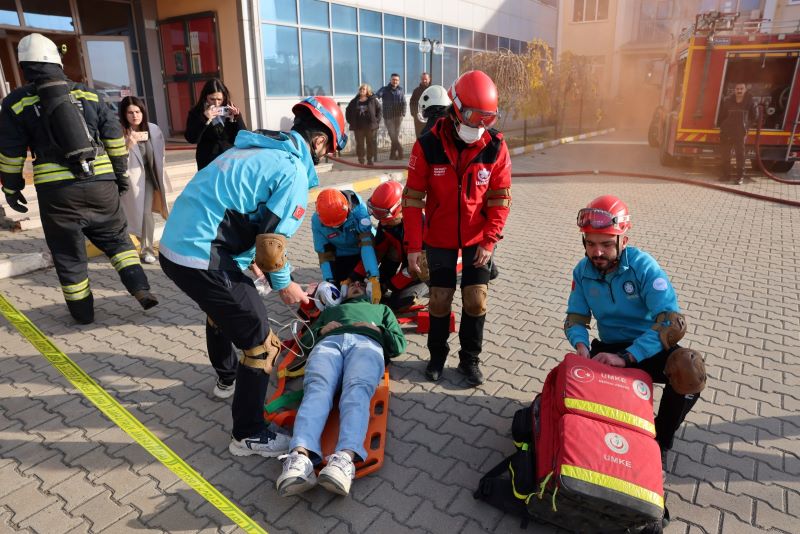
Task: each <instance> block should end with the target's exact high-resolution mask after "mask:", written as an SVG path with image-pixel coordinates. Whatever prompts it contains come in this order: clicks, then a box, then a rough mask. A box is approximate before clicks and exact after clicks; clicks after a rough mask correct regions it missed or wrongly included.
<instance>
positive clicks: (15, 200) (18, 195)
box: [3, 189, 28, 213]
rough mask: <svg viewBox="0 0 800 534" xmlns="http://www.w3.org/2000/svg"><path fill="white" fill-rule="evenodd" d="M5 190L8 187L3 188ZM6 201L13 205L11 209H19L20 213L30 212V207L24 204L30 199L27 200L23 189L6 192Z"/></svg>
mask: <svg viewBox="0 0 800 534" xmlns="http://www.w3.org/2000/svg"><path fill="white" fill-rule="evenodd" d="M5 191H7V189H4V190H3V192H5ZM6 202H8V205H9V206H11V209H13V210H14V211H18V212H20V213H27V212H28V208H26V207H25V206H23V205H22V204H27V203H28V201H27V200H25V196H24V195H23V194H22V191H14V192H13V193H11V194H9V193H6Z"/></svg>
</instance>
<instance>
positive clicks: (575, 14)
mask: <svg viewBox="0 0 800 534" xmlns="http://www.w3.org/2000/svg"><path fill="white" fill-rule="evenodd" d="M584 1H585V0H575V5H574V6H572V22H583V3H584ZM590 1H591V2H594V0H590Z"/></svg>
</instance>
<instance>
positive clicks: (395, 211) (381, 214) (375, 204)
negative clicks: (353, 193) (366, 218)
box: [367, 180, 403, 221]
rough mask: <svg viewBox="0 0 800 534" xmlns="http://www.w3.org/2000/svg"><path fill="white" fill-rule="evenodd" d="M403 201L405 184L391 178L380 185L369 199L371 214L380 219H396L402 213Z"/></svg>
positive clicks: (368, 204)
mask: <svg viewBox="0 0 800 534" xmlns="http://www.w3.org/2000/svg"><path fill="white" fill-rule="evenodd" d="M402 201H403V184H401V183H400V182H398V181H395V180H389V181H388V182H383V183H382V184H381V185H379V186H378V187H377V188H376V189H375V191H374V192H373V193H372V196H371V197H369V200H368V201H367V208H368V209H369V214H370V215H372V216H373V217H375V218H376V219H378V221H386V220H389V219H394V218H395V217H397V216H398V215H399V214H400V211H401V208H400V203H401V202H402Z"/></svg>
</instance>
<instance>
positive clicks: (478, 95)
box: [447, 70, 497, 128]
mask: <svg viewBox="0 0 800 534" xmlns="http://www.w3.org/2000/svg"><path fill="white" fill-rule="evenodd" d="M447 96H449V97H450V100H452V101H453V112H454V114H455V116H456V119H457V120H458V122H460V123H462V124H465V125H467V126H469V127H470V128H481V127H483V128H491V127H492V125H494V123H495V122H496V121H497V87H496V86H495V84H494V82H493V81H492V79H491V78H490V77H489V76H488V75H487V74H486V73H485V72H483V71H480V70H471V71H468V72H465V73H464V74H462V75H461V76H459V77H458V79H457V80H456V81H455V82H453V85H451V86H450V90H449V91H447Z"/></svg>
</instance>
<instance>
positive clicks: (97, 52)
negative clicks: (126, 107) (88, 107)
mask: <svg viewBox="0 0 800 534" xmlns="http://www.w3.org/2000/svg"><path fill="white" fill-rule="evenodd" d="M84 42H85V43H86V51H87V52H88V58H87V59H88V60H89V68H90V69H91V72H92V80H93V82H94V83H93V85H94V86H95V87H96V88H97V89H98V92H100V93H103V94H105V95H106V97H107V98H108V99H109V100H110V101H111V102H119V101H120V100H122V94H123V91H127V93H128V94H130V92H131V85H132V81H131V78H130V73H129V72H128V50H127V48H126V47H125V43H124V42H122V41H106V40H92V39H91V38H87V39H86V40H85V41H84Z"/></svg>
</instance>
